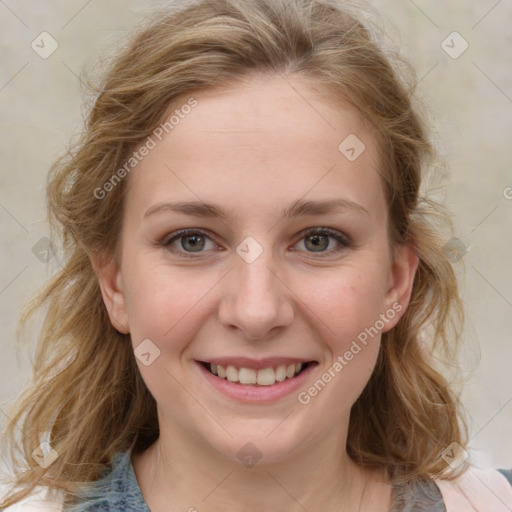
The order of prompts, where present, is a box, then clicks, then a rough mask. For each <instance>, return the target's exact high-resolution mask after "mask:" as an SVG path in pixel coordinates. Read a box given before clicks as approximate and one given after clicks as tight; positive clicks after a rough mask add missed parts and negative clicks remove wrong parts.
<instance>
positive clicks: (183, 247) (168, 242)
mask: <svg viewBox="0 0 512 512" xmlns="http://www.w3.org/2000/svg"><path fill="white" fill-rule="evenodd" d="M160 245H162V246H163V247H165V248H166V249H168V250H169V251H171V252H175V253H181V254H182V255H183V256H186V254H187V253H189V254H194V253H196V254H197V253H201V252H204V250H208V249H210V250H211V249H215V248H217V247H218V246H217V245H216V244H215V243H214V242H213V240H212V239H211V238H210V237H209V236H208V235H207V234H206V233H205V232H203V231H200V230H197V229H182V230H180V231H177V232H175V233H171V234H169V235H167V236H165V237H164V238H163V239H162V241H161V242H160Z"/></svg>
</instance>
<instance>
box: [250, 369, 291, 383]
mask: <svg viewBox="0 0 512 512" xmlns="http://www.w3.org/2000/svg"><path fill="white" fill-rule="evenodd" d="M293 368H294V369H295V365H293ZM275 383H276V372H275V371H274V368H263V369H261V370H258V385H259V386H272V385H273V384H275Z"/></svg>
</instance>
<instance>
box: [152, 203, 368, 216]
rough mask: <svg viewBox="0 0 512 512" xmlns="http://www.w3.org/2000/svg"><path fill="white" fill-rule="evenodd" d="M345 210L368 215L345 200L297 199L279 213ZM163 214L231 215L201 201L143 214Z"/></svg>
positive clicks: (162, 206)
mask: <svg viewBox="0 0 512 512" xmlns="http://www.w3.org/2000/svg"><path fill="white" fill-rule="evenodd" d="M346 210H350V211H354V212H357V213H363V214H366V215H369V213H368V210H367V209H366V208H365V207H364V206H362V205H360V204H359V203H355V202H354V201H349V200H347V199H330V200H322V201H308V200H304V199H299V200H297V201H295V202H294V203H293V204H292V205H291V206H290V207H288V208H285V209H283V210H282V211H281V215H282V216H283V217H285V218H289V219H292V218H295V217H300V216H305V215H326V214H333V213H340V212H343V211H346ZM165 212H174V213H182V214H184V215H192V216H194V217H203V218H215V217H218V218H220V219H223V220H227V219H228V218H229V216H230V214H231V213H232V210H229V211H228V210H226V209H224V208H222V207H221V206H218V205H215V204H212V203H203V202H201V201H190V202H171V203H157V204H155V205H153V206H151V207H150V208H149V209H148V210H147V211H146V213H144V218H147V217H149V216H150V215H154V214H156V213H165Z"/></svg>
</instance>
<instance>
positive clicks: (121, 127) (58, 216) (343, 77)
mask: <svg viewBox="0 0 512 512" xmlns="http://www.w3.org/2000/svg"><path fill="white" fill-rule="evenodd" d="M351 11H352V9H350V8H349V7H347V6H346V5H345V4H343V6H342V5H341V2H337V1H335V0H291V1H290V0H283V1H278V0H252V1H242V0H198V1H194V2H192V3H188V4H187V5H185V6H182V7H180V8H176V7H174V8H172V9H171V10H170V11H167V12H166V13H164V14H163V15H161V14H160V15H159V16H158V17H156V18H155V19H154V20H153V21H152V22H151V23H149V24H147V25H145V26H143V27H142V28H141V29H140V30H139V31H138V32H137V33H136V34H135V35H134V36H133V37H132V39H131V40H130V42H129V44H128V45H127V46H126V47H125V48H124V49H123V50H122V51H121V52H120V53H119V54H118V55H117V56H116V57H115V59H114V61H113V63H112V64H111V66H110V68H109V71H108V72H107V73H106V74H105V76H104V78H103V81H102V83H101V84H100V86H99V87H98V88H97V97H96V100H95V102H94V105H93V106H92V109H91V111H90V114H89V116H88V119H87V124H86V129H85V130H84V133H83V135H82V136H81V138H80V140H79V141H78V142H77V143H76V145H75V146H74V147H73V148H72V149H71V150H69V151H68V152H67V154H65V155H64V156H63V157H61V159H59V160H58V161H57V162H56V163H55V164H54V166H53V167H52V169H51V172H50V176H49V183H48V211H49V218H50V222H51V225H52V230H53V233H54V234H58V235H59V236H60V239H61V242H62V246H63V250H64V253H65V255H66V259H65V262H64V264H63V266H62V268H61V269H60V270H59V271H58V272H57V274H56V275H55V276H54V277H53V278H52V279H51V280H50V281H49V282H48V283H47V285H46V286H45V287H44V289H43V290H42V291H41V292H40V293H39V294H38V295H37V296H36V297H35V298H34V299H33V301H32V302H31V303H30V304H29V305H28V306H27V309H26V310H25V311H24V313H23V315H22V318H21V323H20V325H21V327H22V328H23V327H24V326H26V324H27V321H28V319H29V318H30V317H32V316H33V314H34V313H35V312H37V311H40V310H42V311H43V312H44V315H45V316H44V324H43V326H42V330H41V334H40V337H39V341H38V344H37V351H36V355H35V361H34V371H33V381H32V383H31V384H30V386H29V387H28V388H27V389H26V390H25V391H24V392H23V393H22V395H21V397H20V398H19V400H18V401H17V403H16V404H15V406H14V408H13V409H12V411H11V412H10V418H11V419H12V422H11V423H8V425H7V427H6V429H5V431H4V434H3V447H4V450H5V452H6V453H8V454H9V457H10V460H12V463H13V466H14V469H15V484H14V485H13V488H12V491H11V494H10V496H9V497H8V498H7V499H6V501H4V503H3V505H4V506H7V505H9V504H12V503H15V502H16V501H18V500H20V499H21V498H22V497H24V496H26V495H27V494H28V493H30V492H31V491H32V490H33V489H34V487H35V486H36V485H44V486H49V487H50V488H52V489H60V490H63V491H65V492H66V493H68V495H69V496H70V495H73V493H75V492H76V491H77V490H78V488H79V487H80V483H84V482H91V481H94V480H97V479H98V478H99V477H100V476H101V475H102V474H103V473H104V471H105V470H107V469H108V467H109V464H110V463H111V461H112V458H113V456H114V454H115V453H116V452H118V451H122V450H127V449H131V450H133V451H134V452H140V451H143V450H144V449H146V448H147V447H148V446H150V445H151V444H152V443H153V442H154V441H155V440H156V439H157V437H158V434H159V430H158V421H157V414H156V404H155V400H154V398H153V397H152V396H151V394H150V393H149V391H148V389H147V388H146V386H145V384H144V382H143V380H142V378H141V376H140V373H139V371H138V368H137V365H136V363H135V358H134V354H133V351H132V347H131V343H130V341H129V338H128V335H123V334H121V333H119V332H118V331H116V330H115V329H114V328H113V326H112V325H111V323H110V321H109V317H108V315H107V312H106V309H105V306H104V303H103V301H102V297H101V293H100V289H99V285H98V281H97V277H96V275H95V273H94V270H93V267H92V266H91V260H90V255H91V253H93V252H96V251H101V252H103V253H106V254H109V253H113V252H114V251H115V249H116V245H117V240H118V235H119V231H120V226H121V222H122V209H123V201H124V191H125V189H126V181H127V179H125V180H122V181H121V182H120V183H118V184H117V185H116V186H115V187H114V188H113V190H111V191H110V192H109V193H108V194H106V195H105V197H104V198H103V199H101V200H99V199H97V198H96V196H95V193H94V191H95V190H97V189H98V188H101V187H103V185H104V184H105V183H106V182H107V181H108V180H109V179H110V178H111V177H112V174H113V172H114V171H115V170H116V169H119V168H121V167H122V166H123V164H124V163H125V162H126V160H127V159H128V158H129V157H130V155H131V152H132V151H133V150H134V148H136V147H137V146H138V145H140V144H141V142H142V141H144V140H145V139H146V138H147V137H148V136H149V135H151V133H152V132H153V130H155V128H156V127H157V126H158V125H159V124H160V123H161V122H162V119H163V116H164V114H165V113H166V112H168V111H169V108H170V106H171V105H175V104H177V101H178V99H179V98H183V95H184V94H186V95H189V94H191V93H193V92H194V91H201V90H205V89H208V88H211V87H214V86H222V85H229V84H232V83H234V82H235V81H237V80H241V79H243V78H244V77H247V76H248V75H249V74H251V73H267V74H268V73H271V74H279V75H281V76H283V77H285V76H289V75H292V74H293V75H296V76H301V77H305V78H307V79H309V80H310V82H311V83H312V84H315V86H316V87H318V88H319V89H321V90H322V91H325V92H326V93H327V94H328V96H329V97H330V98H331V99H333V100H335V101H339V102H341V103H345V104H346V103H347V102H348V103H349V104H351V105H352V106H353V107H355V108H356V109H357V110H358V111H359V112H360V113H361V114H362V115H363V116H364V118H365V119H366V120H367V121H368V122H369V123H370V124H371V125H372V126H373V127H374V129H375V133H376V137H377V139H378V143H379V147H380V157H381V160H380V163H381V169H380V172H381V175H382V183H383V187H384V190H385V194H386V198H387V203H388V207H389V212H390V233H391V235H390V238H391V240H390V242H391V243H392V244H393V245H395V244H400V243H409V244H411V245H412V246H413V247H414V248H415V250H416V251H417V254H418V255H419V259H420V263H419V268H418V271H417V274H416V277H415V281H414V286H413V292H412V298H411V302H410V305H409V308H408V310H407V312H406V314H405V315H404V316H403V317H402V318H401V320H400V321H399V323H398V325H397V326H396V327H395V328H394V329H392V330H391V331H390V332H388V333H385V334H384V335H383V338H382V345H381V350H380V353H379V357H378V362H377V365H376V368H375V371H374V372H373V375H372V377H371V378H370V380H369V382H368V384H367V386H366V388H365V390H364V391H363V393H362V395H361V396H360V397H359V399H358V400H357V402H356V403H355V404H354V406H353V408H352V412H351V417H350V426H349V432H348V441H347V450H348V453H349V455H350V456H351V457H352V459H353V460H354V461H356V462H358V463H360V464H364V465H373V466H381V467H382V466H385V467H387V468H388V469H389V470H390V474H391V475H392V476H393V478H394V479H395V480H398V479H411V478H418V477H433V476H439V475H441V476H442V477H443V478H453V477H454V476H455V475H456V473H457V472H456V471H454V470H451V468H449V467H447V465H446V464H445V462H444V461H443V459H442V458H440V455H441V454H442V451H443V450H444V449H445V448H446V447H447V446H448V445H449V444H450V443H452V442H457V443H459V444H460V445H461V446H465V445H466V436H467V433H466V426H465V422H464V419H463V416H462V414H461V405H460V403H459V399H458V396H457V394H456V393H455V392H453V391H452V390H451V389H450V386H449V384H448V382H447V380H446V379H445V378H444V377H443V376H442V375H441V373H439V371H438V370H436V369H435V366H436V365H437V363H436V362H435V360H434V358H433V357H432V354H433V353H434V350H435V353H436V354H439V356H438V358H441V356H444V358H445V359H447V358H448V357H453V355H454V353H455V352H454V351H455V348H456V345H457V340H458V339H459V337H460V328H461V325H462V319H463V317H462V305H461V299H460V297H459V294H458V289H457V282H456V277H455V273H454V270H453V268H452V263H451V261H450V259H449V257H448V256H449V255H448V254H447V251H446V250H444V249H443V247H444V245H445V243H446V241H447V240H448V237H449V236H450V234H449V233H450V229H448V231H447V233H448V235H447V236H446V237H444V235H441V234H440V232H439V230H438V225H441V224H443V223H444V222H445V221H446V220H447V217H446V214H445V213H443V210H442V209H441V208H440V207H438V205H437V204H436V203H434V202H433V201H429V200H427V199H425V198H422V197H420V192H419V190H420V183H421V175H422V170H423V169H424V168H426V167H427V166H432V163H433V162H434V158H433V157H434V156H435V151H434V149H433V147H432V145H431V143H430V141H429V137H428V135H427V131H426V128H425V122H424V120H423V117H421V116H420V115H419V114H418V109H417V107H416V106H414V104H413V101H412V94H413V91H414V77H413V75H412V74H411V73H412V72H407V70H406V69H405V68H404V67H403V66H402V64H401V61H400V60H397V57H396V56H392V55H386V54H385V53H384V51H383V50H382V45H381V43H380V42H379V41H378V40H377V39H376V36H375V33H374V31H373V30H372V29H369V28H368V27H369V25H368V24H367V23H366V22H365V23H363V22H362V21H361V20H360V19H358V16H357V15H354V13H353V12H351ZM404 71H406V72H407V73H406V74H404ZM406 76H407V77H408V78H405V77H406ZM447 225H448V224H447ZM427 335H428V340H427V341H425V339H424V338H425V337H426V336H427ZM438 360H439V359H438ZM17 429H21V431H22V433H23V436H22V438H21V439H19V438H18V437H17V435H16V433H17ZM44 434H46V435H47V436H48V441H49V443H50V445H51V446H52V447H53V449H55V450H56V451H57V453H58V454H59V456H58V458H57V459H56V460H55V462H53V464H51V465H50V466H49V467H48V468H46V469H44V468H42V467H40V466H39V465H38V464H37V463H36V462H35V461H34V459H33V458H32V456H31V454H32V452H33V450H34V449H35V448H37V447H38V446H39V444H40V442H41V440H42V437H41V436H42V435H44ZM27 466H28V467H27ZM461 470H462V466H461Z"/></svg>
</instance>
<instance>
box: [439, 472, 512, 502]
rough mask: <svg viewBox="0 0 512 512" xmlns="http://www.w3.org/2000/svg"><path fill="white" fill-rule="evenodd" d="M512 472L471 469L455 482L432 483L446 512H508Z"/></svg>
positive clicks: (511, 498)
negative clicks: (440, 497)
mask: <svg viewBox="0 0 512 512" xmlns="http://www.w3.org/2000/svg"><path fill="white" fill-rule="evenodd" d="M511 478H512V471H510V470H509V471H504V470H501V471H498V470H496V469H481V468H475V467H471V468H470V469H468V470H467V471H465V472H464V473H463V474H462V475H461V476H459V477H458V478H457V479H455V480H441V479H439V480H435V483H436V484H437V486H438V487H439V490H440V491H441V494H442V495H443V499H444V502H445V505H446V510H447V512H452V511H455V512H458V511H460V510H474V511H477V512H510V510H512V485H511V481H510V479H511Z"/></svg>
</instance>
